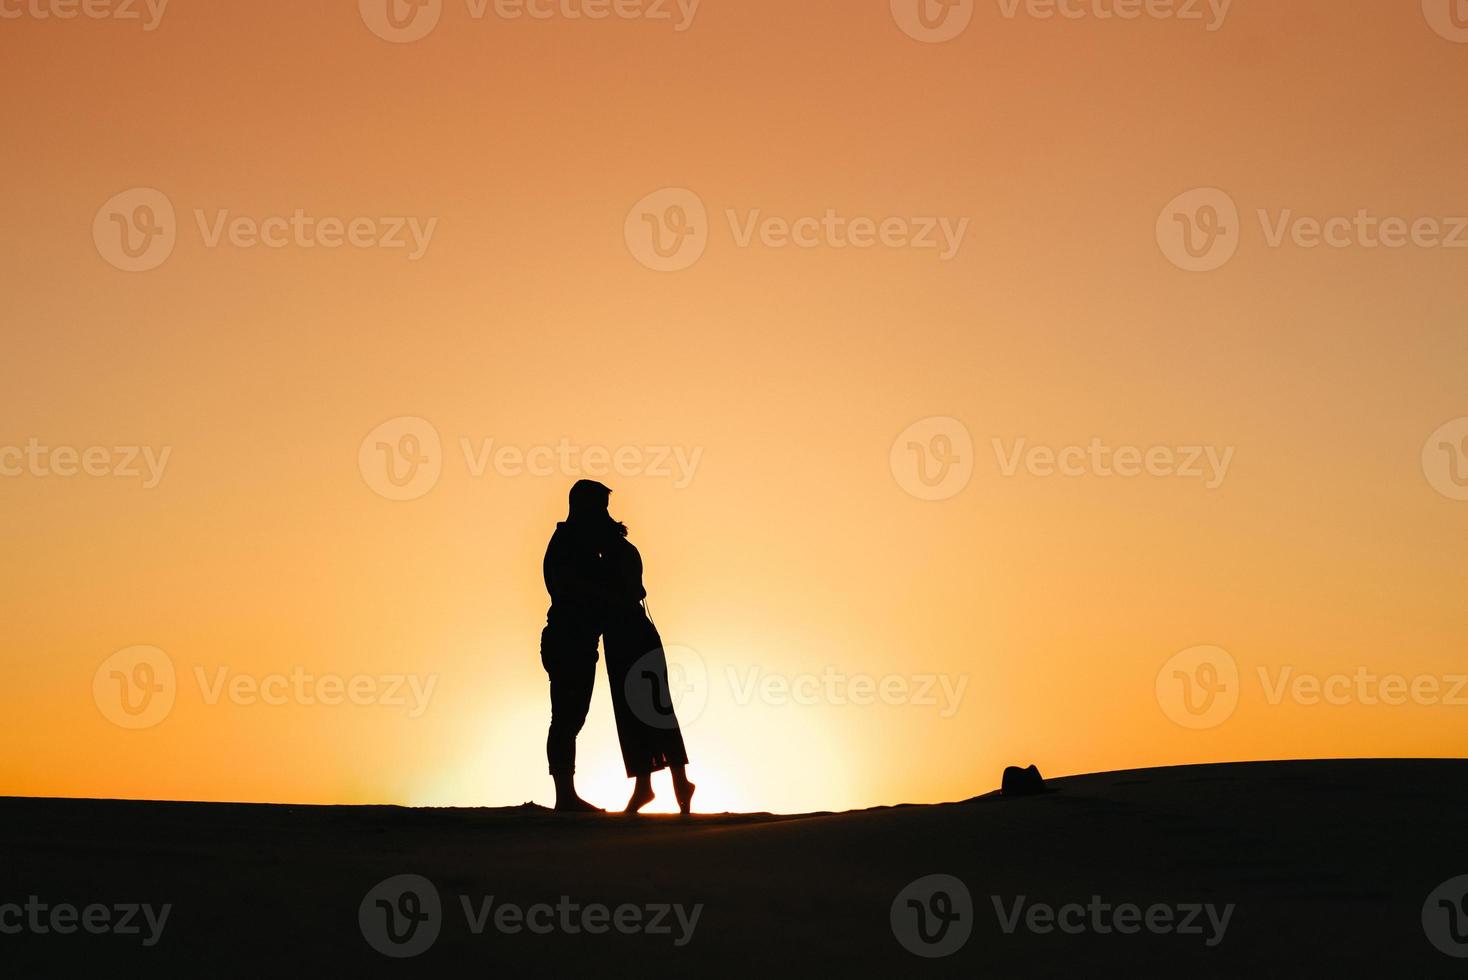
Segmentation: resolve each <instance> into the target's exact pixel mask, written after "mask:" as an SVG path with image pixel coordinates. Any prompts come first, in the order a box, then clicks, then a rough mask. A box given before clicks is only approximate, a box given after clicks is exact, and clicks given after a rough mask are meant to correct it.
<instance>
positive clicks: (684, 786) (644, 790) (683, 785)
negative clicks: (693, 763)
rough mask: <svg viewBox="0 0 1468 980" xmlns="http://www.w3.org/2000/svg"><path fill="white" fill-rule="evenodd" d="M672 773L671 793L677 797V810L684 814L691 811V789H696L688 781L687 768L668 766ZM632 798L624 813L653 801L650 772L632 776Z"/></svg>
mask: <svg viewBox="0 0 1468 980" xmlns="http://www.w3.org/2000/svg"><path fill="white" fill-rule="evenodd" d="M668 768H669V769H670V770H671V771H672V773H673V795H674V796H675V797H677V799H678V812H680V813H682V814H683V815H684V816H687V815H688V814H690V813H692V812H693V791H694V790H696V789H698V787H697V786H695V785H694V784H693V783H690V782H689V781H688V770H687V768H685V767H684V766H669V767H668ZM633 778H634V779H636V780H637V782H636V783H634V784H633V786H632V798H631V799H630V800H628V801H627V809H626V810H624V811H623V812H624V813H637V812H638V811H639V810H641V809H642V808H643V807H645V806H647V805H648V804H649V803H651V802H652V801H653V798H654V797H655V796H656V795H657V794H656V793H654V792H653V791H652V773H650V772H641V773H638V774H637V775H636V776H634V777H633Z"/></svg>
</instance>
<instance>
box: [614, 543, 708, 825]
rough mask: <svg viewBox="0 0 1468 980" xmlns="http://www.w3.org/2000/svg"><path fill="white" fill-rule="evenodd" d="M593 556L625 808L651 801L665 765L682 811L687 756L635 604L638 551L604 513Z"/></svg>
mask: <svg viewBox="0 0 1468 980" xmlns="http://www.w3.org/2000/svg"><path fill="white" fill-rule="evenodd" d="M601 553H602V561H603V563H604V568H605V571H606V575H607V581H608V594H609V598H608V601H607V610H606V616H605V619H604V620H603V621H602V646H603V648H604V649H605V650H606V655H607V679H608V680H609V681H610V682H611V688H612V708H613V713H614V714H615V716H616V719H617V740H618V741H619V742H621V744H622V762H623V763H624V764H625V766H626V768H627V776H628V778H631V779H635V780H637V783H636V785H635V786H634V787H633V790H632V798H631V799H630V800H628V801H627V811H626V812H628V813H636V812H637V811H639V810H641V809H642V808H643V807H645V806H647V804H648V803H650V802H652V799H653V791H652V774H653V773H655V772H657V771H658V770H659V769H670V770H672V774H673V793H674V795H675V796H676V797H677V799H678V809H679V811H680V812H682V813H685V814H687V813H689V812H691V810H692V807H693V790H694V788H695V787H694V785H693V783H690V782H689V781H688V773H687V771H686V770H685V768H684V767H685V766H687V765H688V753H687V751H686V750H685V749H684V747H683V733H682V732H681V731H680V730H679V728H678V717H677V715H676V714H675V713H674V711H673V700H672V697H671V692H670V691H669V689H668V661H667V657H666V656H665V655H664V653H663V641H662V638H661V637H660V636H659V635H658V631H657V627H656V626H654V625H653V622H652V619H651V618H649V616H648V615H647V610H646V608H645V607H644V605H643V600H644V599H646V598H647V590H646V589H644V588H643V586H642V555H641V554H640V553H639V552H638V550H637V548H636V547H635V546H633V544H632V542H630V541H628V540H627V526H626V525H625V524H621V523H618V522H617V521H615V520H613V519H612V518H611V516H610V515H608V517H607V523H606V540H605V542H604V544H603V545H602V550H601Z"/></svg>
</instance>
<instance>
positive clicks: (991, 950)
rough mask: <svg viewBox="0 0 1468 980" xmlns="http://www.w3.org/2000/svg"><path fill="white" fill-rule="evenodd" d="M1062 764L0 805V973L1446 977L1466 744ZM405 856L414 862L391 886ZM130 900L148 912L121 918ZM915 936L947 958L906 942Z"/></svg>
mask: <svg viewBox="0 0 1468 980" xmlns="http://www.w3.org/2000/svg"><path fill="white" fill-rule="evenodd" d="M1052 785H1053V786H1054V788H1055V790H1056V791H1055V792H1053V793H1049V794H1047V795H1044V796H1040V797H1032V798H1026V799H1015V800H1006V799H1001V798H999V797H998V796H997V795H993V794H990V795H985V796H980V797H977V798H975V799H972V800H968V801H965V802H962V803H953V804H946V805H938V806H904V807H893V808H882V809H874V810H865V811H857V812H851V813H840V814H807V815H801V816H775V815H770V814H752V815H735V814H730V815H721V816H698V817H695V818H693V819H691V820H682V819H679V818H677V817H657V816H654V817H643V818H638V819H626V818H621V817H615V816H605V817H598V816H593V817H584V818H583V817H571V818H567V817H561V816H557V815H555V814H551V813H547V812H546V811H544V810H542V809H540V808H537V807H529V806H527V807H521V808H513V809H486V810H408V809H400V808H393V807H299V806H256V805H226V804H190V803H146V802H115V801H83V800H30V799H5V800H0V819H3V823H4V825H5V826H6V827H7V828H8V829H7V832H6V834H5V835H4V841H3V844H0V848H3V862H4V863H3V867H4V875H3V879H0V880H3V882H4V886H3V889H0V905H3V904H4V903H15V904H16V905H17V906H19V908H17V909H14V910H0V925H6V926H7V927H13V926H14V925H15V924H17V923H22V926H21V931H20V932H19V933H18V934H12V935H0V951H3V953H4V958H5V959H6V960H7V961H8V962H9V963H10V964H12V967H13V968H14V972H11V971H10V970H7V973H9V974H10V975H12V976H51V975H59V974H61V973H62V972H64V971H65V970H66V969H67V968H68V967H77V966H80V967H82V968H83V969H98V968H100V967H102V966H103V965H104V964H107V965H108V969H110V970H112V971H114V972H115V973H116V974H117V975H133V976H136V975H145V974H143V973H140V972H138V971H141V970H146V969H150V968H152V969H167V970H169V971H170V972H188V973H189V974H191V975H201V976H207V975H260V974H262V973H272V974H278V975H291V976H294V975H310V974H314V973H320V974H322V975H328V974H329V975H337V974H343V975H350V974H366V975H387V974H388V973H393V974H397V975H405V974H406V975H435V974H439V973H447V972H449V971H450V970H471V971H474V974H473V975H478V976H552V975H554V976H562V977H566V976H575V975H577V974H578V973H579V972H584V973H585V974H587V975H591V974H592V973H593V971H595V972H596V973H598V974H601V975H606V976H628V975H633V974H634V973H638V972H642V973H645V974H647V975H653V976H684V977H700V976H748V975H762V976H794V975H820V976H828V975H829V976H862V977H865V976H884V977H885V976H970V977H972V976H1100V975H1119V974H1122V973H1128V972H1130V973H1134V974H1135V975H1150V974H1152V973H1154V972H1155V973H1159V974H1160V973H1161V972H1162V971H1167V972H1169V973H1171V974H1174V975H1176V974H1178V973H1179V971H1185V973H1184V974H1183V975H1196V976H1238V975H1240V974H1244V973H1248V972H1254V973H1256V974H1257V975H1260V976H1264V975H1287V974H1300V975H1310V976H1330V975H1370V974H1376V973H1387V972H1388V971H1390V972H1391V973H1392V974H1394V975H1400V976H1432V975H1443V976H1447V975H1450V974H1454V973H1459V972H1461V970H1462V967H1463V962H1464V961H1462V960H1458V959H1454V958H1451V957H1450V956H1448V955H1445V954H1444V953H1443V952H1440V951H1439V950H1438V949H1437V948H1435V947H1434V945H1433V942H1432V939H1433V938H1434V935H1435V936H1436V938H1438V939H1439V941H1440V942H1444V943H1447V944H1449V945H1450V946H1451V944H1452V943H1453V942H1454V941H1455V934H1454V933H1453V931H1452V928H1453V927H1454V926H1457V927H1458V928H1462V929H1468V916H1464V917H1463V921H1462V923H1461V924H1459V923H1457V922H1456V920H1455V921H1454V922H1449V914H1448V911H1447V909H1446V907H1443V909H1442V911H1441V915H1440V920H1439V919H1435V918H1433V917H1430V918H1429V921H1428V922H1427V923H1426V924H1424V919H1423V910H1424V903H1427V900H1428V898H1429V896H1430V895H1432V894H1433V892H1434V890H1435V889H1438V888H1439V886H1440V885H1442V884H1443V883H1444V882H1447V881H1449V880H1450V879H1453V878H1455V877H1457V876H1459V875H1463V874H1468V849H1465V848H1464V846H1463V844H1462V840H1463V831H1462V822H1463V815H1464V813H1465V812H1468V811H1465V804H1468V763H1465V762H1458V761H1360V762H1281V763H1250V764H1237V765H1217V766H1190V767H1182V768H1173V769H1152V770H1138V771H1133V772H1117V773H1104V774H1097V775H1089V776H1079V777H1074V778H1069V779H1062V780H1056V781H1054V782H1053V784H1052ZM402 875H413V876H419V877H416V878H412V879H401V880H397V881H392V882H389V884H388V885H386V886H384V885H381V883H382V882H384V881H385V880H388V879H396V878H397V877H398V876H402ZM933 875H944V876H950V877H951V878H953V879H957V880H958V881H959V882H962V885H963V888H964V889H966V890H967V892H968V901H967V902H965V900H964V897H963V895H962V894H961V890H960V889H958V888H956V887H955V886H954V885H953V883H952V882H951V881H949V880H947V879H942V880H938V881H937V884H938V888H937V891H939V892H942V895H939V896H938V897H936V898H935V897H934V895H935V892H934V891H933V889H931V888H930V887H929V884H928V883H924V882H922V881H921V880H922V879H926V878H928V877H929V876H933ZM420 879H421V880H420ZM915 882H919V884H917V885H916V886H914V883H915ZM409 891H411V892H412V893H413V894H412V895H408V894H407V893H408V892H409ZM1444 894H1447V893H1444ZM899 895H901V900H899ZM31 896H35V900H32V899H31V898H30V897H31ZM1458 897H1461V895H1459V896H1458ZM909 900H912V901H914V902H917V903H918V904H917V905H916V906H914V905H909V904H908V901H909ZM1448 901H1453V899H1452V897H1451V896H1449V899H1448ZM435 902H436V903H437V908H436V909H435V908H434V903H435ZM41 903H44V905H45V907H44V908H41V907H40V904H41ZM894 903H896V905H897V907H898V908H897V913H896V915H895V918H894V912H893V908H894ZM27 905H30V906H34V907H33V908H29V909H28V908H27V907H26V906H27ZM1432 905H1433V907H1434V908H1436V907H1438V903H1437V899H1436V898H1435V899H1434V903H1432ZM67 906H74V907H75V909H76V911H75V919H74V920H72V919H69V917H68V913H67V912H66V907H67ZM89 906H91V907H92V908H91V909H89V908H88V907H89ZM165 906H166V907H167V911H166V913H165V911H164V908H165ZM129 907H135V908H134V909H133V911H132V913H131V915H130V916H129V914H128V911H127V909H128V908H129ZM1133 907H1134V909H1133ZM389 912H390V913H391V917H392V921H391V922H390V921H389ZM919 912H921V913H922V914H923V915H924V916H925V922H924V923H923V925H925V926H926V929H927V939H928V940H931V944H925V943H924V940H923V938H921V937H919V936H918V933H917V929H918V927H919V923H918V922H917V918H918V915H919ZM104 913H105V916H106V920H105V921H106V922H107V923H108V925H107V926H106V927H105V929H106V931H103V929H104V927H103V926H102V923H103V921H104ZM58 914H59V918H57V917H56V916H57V915H58ZM165 915H166V917H165ZM88 916H90V918H89V919H88V918H87V917H88ZM125 917H126V918H127V919H128V925H130V926H131V927H133V928H135V929H136V930H137V931H135V932H128V931H126V929H118V927H119V926H122V925H123V921H124V918H125ZM944 918H946V919H951V920H952V921H949V922H948V924H947V928H946V931H945V930H944V928H943V919H944ZM88 922H89V923H90V924H91V927H92V931H88V929H87V928H86V923H88ZM68 923H70V924H71V925H72V926H73V928H75V930H76V931H75V932H73V933H71V934H65V935H61V934H57V932H56V931H55V930H54V929H53V928H52V927H53V926H57V925H59V926H61V927H62V928H65V927H66V925H67V924H68ZM37 924H39V927H38V925H37ZM530 926H534V927H535V929H536V930H539V931H538V932H537V931H532V930H531V929H530V928H529V927H530ZM41 929H46V930H48V931H47V932H45V934H41ZM389 929H392V930H393V931H394V935H393V936H389V935H388V930H389ZM598 929H600V930H602V931H601V932H600V933H597V932H595V931H594V930H598ZM119 933H122V934H119ZM904 938H905V939H906V940H907V942H908V943H910V944H914V945H915V947H916V948H918V949H919V950H920V951H923V952H933V951H935V950H938V949H939V948H940V947H944V946H945V945H946V946H947V947H951V948H953V950H954V951H953V952H952V953H951V954H950V955H948V956H946V957H942V958H927V957H924V956H919V955H916V954H915V953H913V952H910V951H909V950H908V949H907V948H905V947H904V945H903V939H904ZM1465 939H1468V936H1465ZM395 940H401V942H395ZM150 941H151V945H150ZM374 943H376V945H377V946H379V947H382V948H384V949H386V950H388V951H389V952H393V953H402V952H414V953H415V954H416V955H414V956H411V957H408V958H401V959H399V958H394V957H391V956H388V955H385V954H384V953H382V952H379V950H378V948H375V947H374ZM420 949H421V952H420V951H419V950H420ZM1464 952H1468V943H1465V949H1464Z"/></svg>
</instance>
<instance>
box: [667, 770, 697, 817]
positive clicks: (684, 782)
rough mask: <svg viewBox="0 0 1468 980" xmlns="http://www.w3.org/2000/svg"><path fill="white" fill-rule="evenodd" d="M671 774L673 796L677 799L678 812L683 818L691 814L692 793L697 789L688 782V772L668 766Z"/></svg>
mask: <svg viewBox="0 0 1468 980" xmlns="http://www.w3.org/2000/svg"><path fill="white" fill-rule="evenodd" d="M668 768H669V769H671V770H672V772H673V795H674V796H676V797H677V798H678V812H679V813H681V814H683V815H684V816H685V817H686V816H688V815H689V814H690V813H692V812H693V791H694V790H696V789H698V786H696V785H695V784H693V783H690V782H689V781H688V770H687V769H686V768H685V767H683V766H669V767H668Z"/></svg>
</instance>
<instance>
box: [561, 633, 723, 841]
mask: <svg viewBox="0 0 1468 980" xmlns="http://www.w3.org/2000/svg"><path fill="white" fill-rule="evenodd" d="M605 625H606V634H605V644H606V651H607V677H608V680H609V681H610V682H611V689H612V709H613V713H614V714H615V716H616V720H617V739H618V741H619V742H620V743H621V748H622V760H623V763H624V764H625V766H626V769H627V776H628V778H630V779H633V780H635V783H634V785H633V790H632V797H631V799H629V800H628V801H627V811H626V812H628V813H636V812H638V811H639V810H641V809H642V808H643V807H645V806H647V804H648V803H650V802H652V800H653V798H654V795H655V794H654V793H653V790H652V774H653V773H654V772H656V771H657V770H659V769H664V768H666V769H669V770H671V771H672V775H673V792H674V795H675V796H676V797H677V800H678V809H679V810H680V811H681V812H683V813H685V814H686V813H689V812H691V809H692V803H693V791H694V789H695V788H696V787H695V786H694V784H693V783H691V782H689V781H688V773H687V769H686V766H687V765H688V756H687V753H686V752H685V750H684V748H683V735H682V733H681V731H680V730H679V727H678V719H677V716H676V715H675V714H674V713H673V706H672V698H671V694H670V691H669V687H668V665H667V660H666V658H665V657H664V655H663V649H662V639H661V637H659V636H658V633H657V630H656V628H655V627H654V626H653V625H652V622H651V621H650V620H649V619H648V618H647V616H646V614H645V613H644V612H643V610H642V607H641V606H640V605H637V606H634V607H632V608H630V609H627V610H622V611H620V612H619V613H618V614H616V615H613V616H610V617H609V620H608V622H607V623H606V624H605ZM599 639H602V636H601V634H600V633H599V632H598V631H597V630H596V629H595V628H594V627H592V626H590V625H588V624H587V623H585V622H583V621H582V618H581V617H578V618H574V619H572V618H567V617H552V620H551V622H550V623H548V624H547V625H546V628H545V630H544V631H543V632H542V633H541V636H540V660H541V664H542V665H543V666H544V667H545V670H546V673H547V674H548V675H549V677H550V694H551V724H550V731H549V732H548V733H547V735H546V743H545V753H546V759H547V761H548V762H549V764H550V774H551V778H552V779H553V780H554V781H555V785H556V809H557V810H560V811H563V812H571V813H584V812H596V811H599V810H600V808H599V807H596V806H593V805H592V804H590V803H588V802H586V801H585V800H583V799H582V798H581V796H580V795H579V794H578V793H577V792H576V736H577V735H579V734H580V733H581V729H582V727H583V726H584V725H585V724H586V714H587V712H588V711H589V710H590V708H591V695H592V691H593V689H594V688H595V685H596V662H597V659H598V658H597V649H596V648H597V641H598V640H599Z"/></svg>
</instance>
